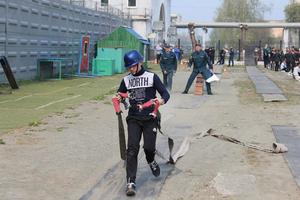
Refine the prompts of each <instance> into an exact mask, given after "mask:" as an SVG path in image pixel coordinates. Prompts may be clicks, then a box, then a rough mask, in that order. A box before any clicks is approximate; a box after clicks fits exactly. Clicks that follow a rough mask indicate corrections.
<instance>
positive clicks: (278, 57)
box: [273, 49, 281, 71]
mask: <svg viewBox="0 0 300 200" xmlns="http://www.w3.org/2000/svg"><path fill="white" fill-rule="evenodd" d="M280 60H281V55H280V52H279V50H278V49H276V50H275V53H274V55H273V61H274V64H275V71H278V69H279V68H280Z"/></svg>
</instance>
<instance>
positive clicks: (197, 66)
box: [182, 44, 213, 95]
mask: <svg viewBox="0 0 300 200" xmlns="http://www.w3.org/2000/svg"><path fill="white" fill-rule="evenodd" d="M192 65H194V68H193V72H192V74H191V75H190V77H189V79H188V82H187V84H186V87H185V89H184V91H183V92H182V93H183V94H187V93H188V91H189V89H190V87H191V85H192V83H193V81H194V80H195V78H196V76H197V75H198V74H199V73H201V74H202V76H203V78H204V79H205V80H207V79H208V78H210V77H211V76H212V72H211V71H212V69H213V65H212V64H211V62H210V59H209V57H208V55H207V54H206V52H205V51H203V50H202V47H201V44H196V45H195V51H194V52H193V53H192V55H191V57H190V60H189V67H191V66H192ZM207 65H208V66H209V69H210V70H209V69H208V68H207ZM205 83H206V90H207V94H208V95H212V92H211V87H210V83H208V82H205Z"/></svg>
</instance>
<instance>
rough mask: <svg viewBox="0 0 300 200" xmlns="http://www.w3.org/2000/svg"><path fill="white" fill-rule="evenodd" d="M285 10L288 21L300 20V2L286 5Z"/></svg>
mask: <svg viewBox="0 0 300 200" xmlns="http://www.w3.org/2000/svg"><path fill="white" fill-rule="evenodd" d="M284 12H285V19H286V21H287V22H300V3H294V4H290V5H288V6H286V7H285V9H284Z"/></svg>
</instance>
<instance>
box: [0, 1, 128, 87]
mask: <svg viewBox="0 0 300 200" xmlns="http://www.w3.org/2000/svg"><path fill="white" fill-rule="evenodd" d="M0 13H1V15H0V56H6V57H7V59H8V61H9V63H10V65H11V67H12V71H13V72H14V74H15V77H16V79H17V80H20V79H32V78H34V77H35V75H36V70H37V59H38V58H54V57H55V58H71V59H73V61H74V62H73V63H74V65H75V66H77V65H78V60H79V52H80V39H81V37H82V36H83V35H90V36H91V45H93V44H95V42H96V40H98V39H101V38H103V37H105V36H106V35H107V34H108V33H110V32H111V31H112V30H114V29H115V28H117V27H119V26H120V25H130V19H129V18H127V17H124V16H123V15H122V16H121V15H116V14H114V13H113V12H111V11H110V10H108V9H107V10H106V11H102V10H100V11H99V10H92V9H89V8H84V7H82V6H78V5H73V4H70V3H69V2H64V1H61V0H0ZM91 49H93V48H91ZM66 65H72V64H71V62H70V63H66ZM0 82H6V78H5V76H4V72H3V70H2V69H0Z"/></svg>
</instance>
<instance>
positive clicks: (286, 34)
mask: <svg viewBox="0 0 300 200" xmlns="http://www.w3.org/2000/svg"><path fill="white" fill-rule="evenodd" d="M288 46H289V29H287V28H284V29H283V52H285V51H286V48H287V47H288Z"/></svg>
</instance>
